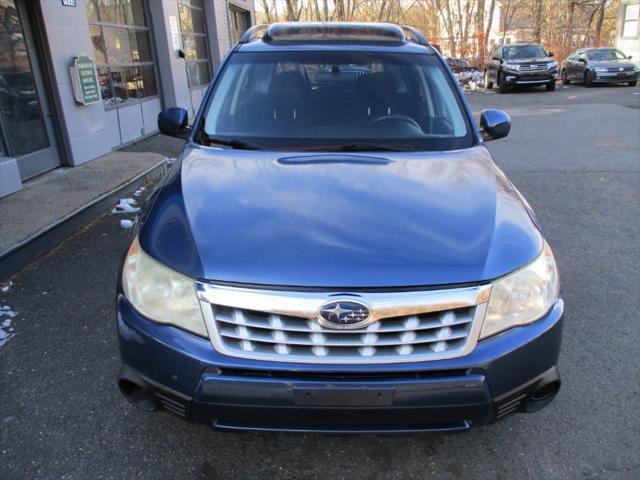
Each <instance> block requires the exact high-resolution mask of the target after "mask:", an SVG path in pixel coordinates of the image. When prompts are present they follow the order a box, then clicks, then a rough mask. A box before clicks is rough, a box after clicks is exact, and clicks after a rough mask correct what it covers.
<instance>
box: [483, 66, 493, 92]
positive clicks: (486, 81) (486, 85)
mask: <svg viewBox="0 0 640 480" xmlns="http://www.w3.org/2000/svg"><path fill="white" fill-rule="evenodd" d="M484 88H486V89H487V90H491V89H492V88H493V82H492V81H491V80H489V71H488V70H485V71H484Z"/></svg>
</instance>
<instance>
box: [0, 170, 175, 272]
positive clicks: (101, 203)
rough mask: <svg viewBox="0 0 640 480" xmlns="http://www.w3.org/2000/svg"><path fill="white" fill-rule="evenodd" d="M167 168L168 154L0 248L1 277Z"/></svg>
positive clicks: (46, 250)
mask: <svg viewBox="0 0 640 480" xmlns="http://www.w3.org/2000/svg"><path fill="white" fill-rule="evenodd" d="M166 169H167V159H166V158H165V159H164V160H162V161H161V162H159V163H157V164H156V165H154V166H153V167H151V168H148V169H147V170H145V171H144V172H141V173H139V174H138V175H136V176H135V177H133V178H131V179H130V180H128V181H127V182H125V183H123V184H122V185H119V186H118V187H116V188H114V189H112V190H110V191H108V192H106V193H104V194H102V195H100V196H99V197H96V198H94V199H93V200H91V201H90V202H89V203H87V204H85V205H83V206H82V207H80V208H78V209H77V210H75V211H73V212H71V213H69V214H67V215H65V216H64V217H63V218H61V219H59V220H56V221H55V222H53V223H51V224H49V225H47V226H46V227H44V228H42V229H40V230H38V231H37V232H34V233H33V234H31V235H30V236H29V237H27V238H25V239H24V240H21V241H20V242H18V243H16V244H15V245H13V246H11V247H9V248H8V249H7V250H5V251H3V252H0V280H3V279H6V278H9V277H10V276H12V275H14V274H15V273H17V272H19V271H20V270H22V269H23V268H24V267H26V266H27V265H29V264H30V263H31V262H32V261H33V260H35V259H36V258H38V257H40V256H42V255H44V254H45V253H47V252H48V251H49V250H51V249H53V248H54V247H56V246H57V245H58V244H60V243H61V242H62V241H63V240H65V239H66V238H67V237H69V236H71V235H72V234H74V233H75V232H77V231H78V230H80V229H81V228H82V227H83V226H85V225H86V224H87V223H89V222H91V221H92V220H94V219H95V218H97V217H98V216H100V214H102V213H104V211H105V210H107V209H108V208H109V207H111V206H113V204H115V203H116V202H117V200H118V198H120V197H121V196H122V195H123V194H124V195H126V194H129V193H132V192H134V191H135V190H136V189H137V188H138V187H139V186H141V185H143V184H146V183H149V182H151V181H154V180H158V179H159V178H161V177H162V176H163V175H164V174H165V172H166Z"/></svg>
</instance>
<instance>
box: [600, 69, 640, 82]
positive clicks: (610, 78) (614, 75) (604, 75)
mask: <svg viewBox="0 0 640 480" xmlns="http://www.w3.org/2000/svg"><path fill="white" fill-rule="evenodd" d="M592 81H593V82H595V83H626V82H636V81H638V72H635V71H633V72H595V71H594V72H593V80H592Z"/></svg>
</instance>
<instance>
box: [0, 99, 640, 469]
mask: <svg viewBox="0 0 640 480" xmlns="http://www.w3.org/2000/svg"><path fill="white" fill-rule="evenodd" d="M468 100H469V102H470V104H471V106H472V108H473V110H474V112H480V110H482V109H484V108H498V109H503V110H506V111H507V112H508V113H509V114H510V115H511V117H512V120H513V127H512V132H511V134H510V135H509V137H507V138H506V139H503V140H499V141H496V142H491V143H490V144H488V147H489V149H490V151H491V152H492V154H493V155H494V158H495V159H496V161H497V163H498V164H499V165H500V166H501V167H502V168H503V169H504V170H505V171H506V172H507V174H508V175H509V177H510V178H511V179H512V181H513V182H514V183H515V185H516V186H517V187H518V188H519V189H520V190H521V191H522V193H523V194H524V195H525V196H526V198H527V199H528V200H529V201H530V203H531V204H532V206H533V207H534V209H535V210H536V212H537V214H538V216H539V217H540V219H541V220H542V223H543V227H544V229H545V234H546V236H547V239H548V240H549V242H550V244H551V245H552V247H553V248H554V250H555V253H556V256H557V258H558V262H559V265H560V269H561V277H562V284H563V290H564V293H565V296H566V314H565V330H564V343H563V351H562V354H561V358H560V369H561V373H562V376H563V386H562V389H561V391H560V393H559V395H558V397H557V398H556V400H555V401H554V402H553V403H552V404H551V405H550V406H549V407H547V408H546V409H544V410H542V411H540V412H538V413H536V414H530V415H529V414H517V415H512V416H510V417H508V418H506V419H504V420H502V421H500V422H499V423H496V424H493V425H491V426H488V427H484V428H478V429H476V430H472V431H471V432H470V433H467V434H457V435H434V434H432V435H427V434H419V435H395V436H383V435H361V436H347V435H342V436H340V435H329V436H325V435H301V434H299V435H292V434H269V433H247V434H235V433H219V432H216V431H213V430H211V429H209V428H207V427H206V426H199V425H194V424H189V423H186V422H184V421H182V420H180V419H178V418H176V417H173V416H171V415H169V414H166V413H157V414H147V413H144V412H141V411H138V410H136V409H135V408H133V407H132V406H130V405H129V404H128V403H126V401H125V400H124V399H123V398H122V397H121V396H120V393H119V392H118V389H117V386H116V382H115V379H116V375H117V372H118V367H119V365H118V361H119V360H118V348H117V342H116V335H115V324H114V294H115V283H116V275H117V270H118V263H119V262H120V258H121V254H122V251H123V249H124V247H125V243H126V239H127V234H128V231H127V230H125V229H123V228H122V227H121V226H120V220H122V219H123V217H122V216H119V215H112V214H110V213H107V214H106V215H105V216H103V217H101V218H99V219H98V220H97V221H95V222H94V223H93V224H91V225H88V226H87V227H86V228H85V229H84V230H83V231H81V232H79V233H78V234H77V235H75V236H74V237H72V238H70V239H69V240H68V241H66V242H64V243H63V244H62V245H61V246H60V247H58V248H57V249H56V250H55V251H53V252H50V254H48V255H47V256H46V257H44V258H41V259H38V260H37V261H34V262H33V263H32V265H31V266H29V267H28V268H27V269H25V270H24V271H22V272H21V273H19V274H18V275H16V276H15V277H14V278H12V282H13V284H12V285H11V286H10V287H9V289H8V290H6V291H1V290H0V306H5V307H9V308H8V309H7V308H5V309H4V310H1V311H0V315H1V316H0V324H2V322H3V321H4V322H6V321H7V320H10V325H9V324H7V323H5V326H4V328H2V335H0V344H1V345H2V346H0V478H1V479H3V480H11V479H27V478H28V479H32V478H73V479H89V478H91V479H94V478H95V479H98V478H117V479H123V478H151V479H155V478H158V479H159V478H162V479H167V478H171V479H173V478H175V479H183V478H234V479H245V478H257V479H271V478H291V479H301V478H320V479H350V480H351V479H359V478H366V479H382V478H384V479H387V478H397V479H407V478H420V479H427V478H429V479H431V478H445V479H458V478H468V479H475V478H479V479H484V478H487V479H512V478H514V479H523V478H532V479H582V478H585V479H592V478H602V479H607V480H608V479H638V478H640V342H639V339H640V321H639V316H638V312H640V89H638V88H630V87H599V88H594V89H586V88H584V87H582V86H571V87H569V88H559V89H558V90H557V91H555V92H545V91H544V90H536V91H531V92H528V91H527V92H519V93H511V94H505V95H500V94H498V93H493V92H492V93H488V92H483V91H478V92H472V93H470V94H469V95H468ZM143 195H144V194H143ZM126 218H130V216H128V217H126ZM0 308H1V307H0ZM9 311H10V312H14V314H15V316H10V315H9V314H7V313H4V314H3V313H2V312H9Z"/></svg>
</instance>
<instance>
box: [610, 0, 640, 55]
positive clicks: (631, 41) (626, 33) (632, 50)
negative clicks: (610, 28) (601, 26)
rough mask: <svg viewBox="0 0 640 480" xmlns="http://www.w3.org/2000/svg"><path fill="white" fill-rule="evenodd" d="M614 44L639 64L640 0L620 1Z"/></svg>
mask: <svg viewBox="0 0 640 480" xmlns="http://www.w3.org/2000/svg"><path fill="white" fill-rule="evenodd" d="M615 44H616V48H619V49H620V50H622V51H623V52H624V53H625V54H627V55H631V56H632V58H633V60H635V62H636V64H637V65H640V0H621V1H620V6H619V7H618V21H617V24H616V40H615Z"/></svg>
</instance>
